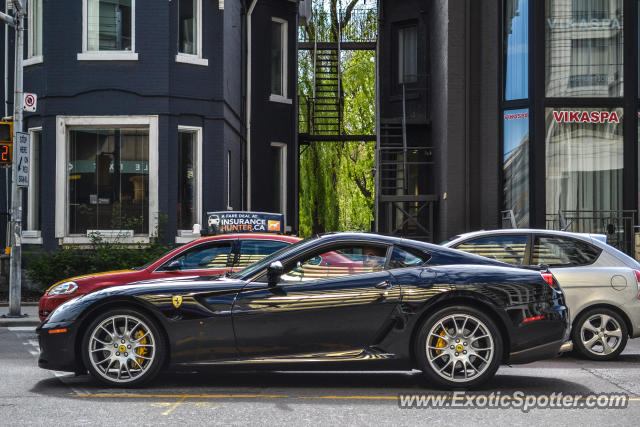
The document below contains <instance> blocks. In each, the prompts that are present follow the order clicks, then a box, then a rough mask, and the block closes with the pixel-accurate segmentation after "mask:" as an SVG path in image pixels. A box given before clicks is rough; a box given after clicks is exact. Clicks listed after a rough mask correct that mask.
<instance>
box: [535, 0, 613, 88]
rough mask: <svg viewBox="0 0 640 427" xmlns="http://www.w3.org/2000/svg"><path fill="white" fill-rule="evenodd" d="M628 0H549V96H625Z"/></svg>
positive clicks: (547, 29) (547, 10) (547, 9)
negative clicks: (624, 43)
mask: <svg viewBox="0 0 640 427" xmlns="http://www.w3.org/2000/svg"><path fill="white" fill-rule="evenodd" d="M622 3H623V0H606V1H601V0H546V3H545V7H546V9H545V14H546V16H545V23H544V25H545V34H546V45H545V56H546V58H545V76H546V96H547V97H552V98H557V97H620V96H622V95H623V82H624V79H623V53H622V49H623V6H622Z"/></svg>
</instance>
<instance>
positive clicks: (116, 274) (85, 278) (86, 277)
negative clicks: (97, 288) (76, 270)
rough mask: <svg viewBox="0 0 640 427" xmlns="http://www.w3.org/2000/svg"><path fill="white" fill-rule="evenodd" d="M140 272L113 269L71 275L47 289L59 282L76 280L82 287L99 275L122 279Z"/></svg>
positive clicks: (55, 284) (105, 277)
mask: <svg viewBox="0 0 640 427" xmlns="http://www.w3.org/2000/svg"><path fill="white" fill-rule="evenodd" d="M138 273H140V270H112V271H103V272H100V273H90V274H83V275H81V276H73V277H69V278H67V279H64V280H60V281H59V282H56V283H54V284H53V285H51V286H50V287H49V289H47V292H49V290H51V289H52V288H54V287H56V286H58V285H59V284H61V283H65V282H74V283H75V284H76V285H78V287H81V286H82V284H88V283H93V282H94V279H96V278H98V277H99V278H100V281H103V280H121V279H125V278H126V277H129V276H135V275H136V274H138Z"/></svg>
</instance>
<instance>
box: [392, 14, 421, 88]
mask: <svg viewBox="0 0 640 427" xmlns="http://www.w3.org/2000/svg"><path fill="white" fill-rule="evenodd" d="M397 48H398V51H397V52H398V83H399V84H404V83H415V82H417V81H418V27H417V26H416V25H412V26H410V27H403V28H398V46H397Z"/></svg>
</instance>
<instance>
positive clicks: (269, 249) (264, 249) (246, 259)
mask: <svg viewBox="0 0 640 427" xmlns="http://www.w3.org/2000/svg"><path fill="white" fill-rule="evenodd" d="M285 246H289V243H288V242H281V241H278V240H240V250H239V252H238V257H237V259H236V262H235V263H234V264H233V266H234V267H241V268H244V267H247V266H249V265H251V264H253V263H254V262H256V261H260V260H261V259H262V258H264V257H266V256H267V255H271V254H272V253H274V252H275V251H277V250H279V249H281V248H283V247H285Z"/></svg>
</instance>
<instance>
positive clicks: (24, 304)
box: [0, 301, 39, 307]
mask: <svg viewBox="0 0 640 427" xmlns="http://www.w3.org/2000/svg"><path fill="white" fill-rule="evenodd" d="M38 304H39V303H37V302H35V301H22V302H20V306H21V307H37V306H38ZM0 307H9V303H8V302H6V301H2V302H0Z"/></svg>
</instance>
